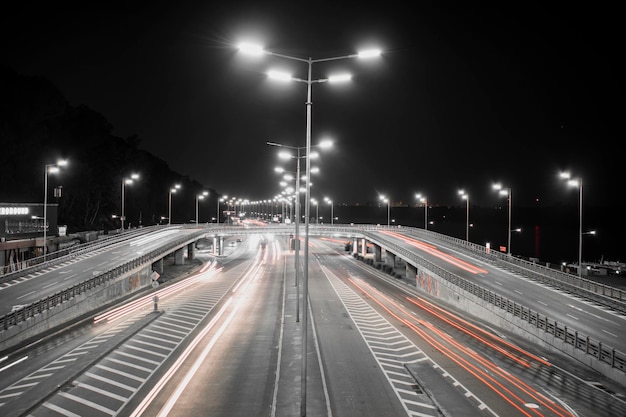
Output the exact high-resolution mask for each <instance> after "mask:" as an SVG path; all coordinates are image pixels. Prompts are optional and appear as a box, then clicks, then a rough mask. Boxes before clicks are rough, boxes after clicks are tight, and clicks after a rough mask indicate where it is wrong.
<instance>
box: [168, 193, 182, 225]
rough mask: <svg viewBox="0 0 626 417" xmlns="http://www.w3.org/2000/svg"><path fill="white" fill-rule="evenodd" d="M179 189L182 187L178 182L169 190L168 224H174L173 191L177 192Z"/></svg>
mask: <svg viewBox="0 0 626 417" xmlns="http://www.w3.org/2000/svg"><path fill="white" fill-rule="evenodd" d="M178 189H180V184H176V185H174V186H173V187H172V188H170V192H169V196H168V200H167V206H168V217H167V224H168V225H170V224H172V193H175V192H176V190H178Z"/></svg>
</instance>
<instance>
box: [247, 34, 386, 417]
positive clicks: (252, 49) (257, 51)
mask: <svg viewBox="0 0 626 417" xmlns="http://www.w3.org/2000/svg"><path fill="white" fill-rule="evenodd" d="M239 49H240V50H241V51H242V52H245V53H251V54H254V55H261V54H266V55H271V56H275V57H279V58H284V59H288V60H291V61H298V62H303V63H306V64H307V68H308V71H307V79H301V78H295V77H292V76H290V75H286V74H281V73H277V72H270V73H268V75H269V76H270V77H272V78H277V79H281V80H286V81H296V82H301V83H305V84H306V85H307V97H306V103H305V105H306V178H307V182H306V197H305V207H304V210H305V226H304V227H305V238H304V239H305V242H304V277H303V281H302V287H303V292H302V307H303V308H302V310H303V311H304V314H303V317H304V319H303V322H302V374H301V376H300V382H301V384H302V386H301V391H300V393H301V396H302V398H301V403H300V414H301V415H302V416H305V415H306V369H307V368H306V360H307V330H308V329H307V305H308V279H309V210H310V207H309V206H310V198H311V182H310V178H311V158H310V154H311V106H312V104H313V102H312V98H311V89H312V88H311V87H312V86H313V83H324V82H334V81H347V80H349V79H350V78H351V77H350V76H349V75H338V76H331V77H328V78H323V79H317V80H313V79H311V74H312V68H313V64H315V63H318V62H328V61H336V60H340V59H348V58H370V57H376V56H379V55H380V53H381V52H380V51H379V50H370V51H363V52H359V53H357V54H352V55H344V56H338V57H332V58H322V59H312V58H310V57H309V58H308V59H304V58H298V57H293V56H289V55H283V54H278V53H275V52H270V51H266V50H264V49H262V48H261V47H259V46H257V45H252V44H248V43H243V44H241V45H239ZM298 221H299V220H298Z"/></svg>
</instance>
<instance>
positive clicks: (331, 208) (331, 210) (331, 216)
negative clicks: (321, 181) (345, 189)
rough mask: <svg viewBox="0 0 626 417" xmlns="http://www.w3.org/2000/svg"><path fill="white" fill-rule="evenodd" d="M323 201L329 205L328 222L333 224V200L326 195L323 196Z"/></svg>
mask: <svg viewBox="0 0 626 417" xmlns="http://www.w3.org/2000/svg"><path fill="white" fill-rule="evenodd" d="M324 201H325V202H326V203H328V204H329V205H330V224H331V226H332V225H333V224H335V214H334V213H333V200H331V199H330V198H328V197H324Z"/></svg>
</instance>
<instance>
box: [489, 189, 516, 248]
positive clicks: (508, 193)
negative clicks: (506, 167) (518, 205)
mask: <svg viewBox="0 0 626 417" xmlns="http://www.w3.org/2000/svg"><path fill="white" fill-rule="evenodd" d="M493 189H494V190H496V191H498V194H500V195H505V196H507V205H508V206H509V207H508V209H509V210H508V211H509V227H508V228H507V232H508V233H507V244H506V253H507V255H510V254H511V231H512V230H511V207H512V206H513V192H512V191H511V188H502V184H499V183H498V184H493Z"/></svg>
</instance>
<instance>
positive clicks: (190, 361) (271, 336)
mask: <svg viewBox="0 0 626 417" xmlns="http://www.w3.org/2000/svg"><path fill="white" fill-rule="evenodd" d="M269 247H270V245H268V249H267V250H264V251H259V252H258V256H259V259H257V260H256V262H255V267H254V268H251V269H250V270H248V271H247V272H246V274H245V277H243V278H242V281H241V282H240V283H239V284H238V285H237V287H236V289H235V290H234V291H233V292H232V294H231V296H230V297H229V298H228V299H227V300H226V303H227V304H228V305H227V307H226V308H225V309H224V310H223V313H221V315H220V317H219V319H218V320H217V321H215V322H214V323H213V325H212V329H211V330H210V331H209V332H208V333H206V335H204V336H203V337H202V339H201V340H200V341H199V343H198V344H197V347H196V349H194V350H193V351H192V352H191V353H190V355H189V356H187V357H186V358H185V361H184V364H183V365H182V366H181V367H180V368H178V369H177V370H175V373H173V374H172V375H173V376H172V377H171V379H169V380H166V381H164V382H163V387H162V388H161V389H160V391H159V392H158V393H157V394H158V395H155V396H153V394H151V393H148V392H146V393H143V394H140V395H138V396H137V398H139V399H142V398H143V399H144V400H145V398H150V401H149V403H146V404H145V405H144V406H143V407H144V408H142V405H141V404H133V409H135V410H138V409H140V408H141V409H142V410H143V411H142V412H141V414H134V415H137V416H138V415H157V414H158V413H159V412H167V415H168V416H189V415H228V416H235V417H236V416H246V417H247V416H250V415H254V414H259V413H260V412H262V413H263V414H265V413H266V412H269V411H268V410H270V409H271V408H272V406H273V395H274V387H275V379H276V372H277V370H276V365H277V363H278V346H279V343H280V329H281V321H282V316H281V314H282V300H283V297H282V291H283V287H284V278H283V268H282V264H276V265H275V264H274V263H273V261H272V259H273V255H272V252H273V249H269ZM251 250H252V249H251ZM235 270H237V268H234V269H233V270H231V272H230V273H234V272H235ZM172 370H174V369H173V368H172ZM168 372H170V371H168ZM155 382H156V381H155ZM156 384H157V385H160V384H161V382H160V381H159V382H156ZM127 411H130V409H127Z"/></svg>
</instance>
